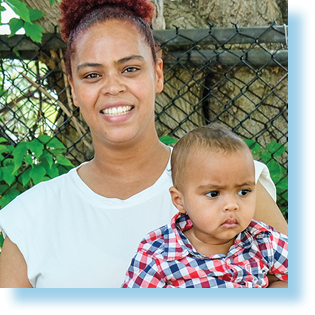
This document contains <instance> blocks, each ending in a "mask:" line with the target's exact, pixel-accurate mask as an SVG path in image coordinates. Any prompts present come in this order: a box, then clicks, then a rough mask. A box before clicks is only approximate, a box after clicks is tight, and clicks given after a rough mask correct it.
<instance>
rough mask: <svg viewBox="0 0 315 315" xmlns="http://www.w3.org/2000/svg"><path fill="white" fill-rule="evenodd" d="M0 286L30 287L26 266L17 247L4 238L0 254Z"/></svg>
mask: <svg viewBox="0 0 315 315" xmlns="http://www.w3.org/2000/svg"><path fill="white" fill-rule="evenodd" d="M0 288H32V285H31V284H30V282H29V280H28V278H27V266H26V262H25V259H24V257H23V255H22V253H21V252H20V250H19V248H18V247H17V246H16V244H14V243H13V242H12V241H11V240H10V239H9V238H8V237H6V238H5V240H4V243H3V247H2V251H1V255H0Z"/></svg>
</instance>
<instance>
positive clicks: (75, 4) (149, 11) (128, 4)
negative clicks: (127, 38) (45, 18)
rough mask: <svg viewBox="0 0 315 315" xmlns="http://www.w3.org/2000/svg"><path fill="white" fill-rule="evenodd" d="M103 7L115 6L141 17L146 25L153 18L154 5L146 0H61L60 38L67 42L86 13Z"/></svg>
mask: <svg viewBox="0 0 315 315" xmlns="http://www.w3.org/2000/svg"><path fill="white" fill-rule="evenodd" d="M103 5H110V6H117V7H119V8H121V9H123V10H125V11H129V12H130V13H131V14H133V15H135V16H137V17H141V18H142V19H144V20H145V21H146V22H147V23H150V22H151V19H152V18H153V17H154V11H155V8H154V5H153V4H152V3H151V2H150V1H148V0H62V2H61V3H60V10H61V18H60V19H59V23H60V24H61V25H62V29H61V36H62V38H63V40H65V41H66V40H68V38H69V35H70V33H71V31H73V30H74V29H75V28H76V27H77V26H78V24H79V23H80V21H81V20H82V19H83V18H84V17H85V16H86V15H87V14H88V13H90V12H91V11H93V10H94V9H96V8H97V7H100V6H103Z"/></svg>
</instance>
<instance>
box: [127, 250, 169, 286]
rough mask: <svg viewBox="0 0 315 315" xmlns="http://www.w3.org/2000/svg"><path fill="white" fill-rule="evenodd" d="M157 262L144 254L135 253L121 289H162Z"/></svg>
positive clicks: (162, 281)
mask: <svg viewBox="0 0 315 315" xmlns="http://www.w3.org/2000/svg"><path fill="white" fill-rule="evenodd" d="M165 286H166V284H165V281H164V280H163V277H162V276H161V273H160V272H159V268H158V262H157V261H156V260H155V259H154V257H150V256H149V255H148V254H147V253H146V252H137V254H136V255H135V257H134V258H133V259H132V261H131V264H130V266H129V268H128V271H127V272H126V276H125V281H124V283H123V285H122V288H163V287H165Z"/></svg>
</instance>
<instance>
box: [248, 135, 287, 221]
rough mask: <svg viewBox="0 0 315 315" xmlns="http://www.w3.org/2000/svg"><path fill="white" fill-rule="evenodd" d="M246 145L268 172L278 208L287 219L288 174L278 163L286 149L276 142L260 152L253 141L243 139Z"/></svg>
mask: <svg viewBox="0 0 315 315" xmlns="http://www.w3.org/2000/svg"><path fill="white" fill-rule="evenodd" d="M245 142H246V144H247V145H248V147H249V148H250V149H251V151H252V154H253V156H254V158H255V159H256V160H261V161H262V162H264V163H265V164H266V165H267V167H268V169H269V172H270V176H271V179H272V180H273V182H274V183H275V185H276V189H277V195H278V198H277V199H278V202H277V203H278V206H279V208H280V210H281V212H282V214H283V215H284V217H285V218H286V219H288V174H287V170H286V169H285V168H284V167H283V166H282V165H281V164H280V163H279V162H278V159H279V157H280V156H281V155H282V154H283V153H284V152H285V151H286V150H287V148H286V147H285V146H284V145H283V144H281V143H277V142H276V141H272V142H270V143H269V144H268V145H267V149H266V150H263V151H262V150H261V146H260V145H259V144H258V143H257V142H255V141H254V140H249V139H245Z"/></svg>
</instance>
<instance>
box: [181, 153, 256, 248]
mask: <svg viewBox="0 0 315 315" xmlns="http://www.w3.org/2000/svg"><path fill="white" fill-rule="evenodd" d="M181 188H182V189H181V193H182V202H183V206H184V209H185V211H186V212H187V214H188V215H189V217H190V219H191V220H192V222H193V227H192V229H194V233H195V235H196V236H198V238H199V239H200V240H203V241H204V242H207V243H211V244H212V243H213V244H222V243H224V242H226V241H229V240H231V239H233V238H234V237H235V236H236V235H237V234H238V233H240V232H242V231H243V230H244V229H245V228H246V227H247V226H248V224H249V223H250V221H251V220H252V219H253V216H254V213H255V203H256V191H255V167H254V162H253V158H252V155H251V153H250V152H249V151H246V150H238V151H237V152H232V153H220V152H217V151H209V150H208V151H206V150H204V151H201V150H195V151H194V152H193V153H191V154H190V155H189V156H188V157H187V161H186V167H185V170H183V183H182V185H181ZM182 212H184V211H182Z"/></svg>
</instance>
